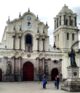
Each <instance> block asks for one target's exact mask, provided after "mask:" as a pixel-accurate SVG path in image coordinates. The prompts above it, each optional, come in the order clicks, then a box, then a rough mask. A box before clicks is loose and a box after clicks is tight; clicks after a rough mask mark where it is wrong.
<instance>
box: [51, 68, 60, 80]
mask: <svg viewBox="0 0 80 93" xmlns="http://www.w3.org/2000/svg"><path fill="white" fill-rule="evenodd" d="M58 74H59V72H58V69H57V68H53V69H52V71H51V80H55V77H56V76H57V75H58Z"/></svg>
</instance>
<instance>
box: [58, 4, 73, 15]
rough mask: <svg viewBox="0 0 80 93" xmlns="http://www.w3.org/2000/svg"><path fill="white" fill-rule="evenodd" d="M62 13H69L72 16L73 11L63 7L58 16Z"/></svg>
mask: <svg viewBox="0 0 80 93" xmlns="http://www.w3.org/2000/svg"><path fill="white" fill-rule="evenodd" d="M64 13H71V14H73V11H72V10H71V9H69V8H68V6H66V5H64V6H63V8H62V9H61V11H60V12H59V14H64Z"/></svg>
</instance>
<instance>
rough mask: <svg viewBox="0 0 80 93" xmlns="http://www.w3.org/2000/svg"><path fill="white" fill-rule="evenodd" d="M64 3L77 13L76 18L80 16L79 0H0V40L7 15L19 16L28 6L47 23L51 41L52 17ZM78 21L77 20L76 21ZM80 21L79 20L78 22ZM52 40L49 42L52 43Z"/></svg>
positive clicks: (11, 17)
mask: <svg viewBox="0 0 80 93" xmlns="http://www.w3.org/2000/svg"><path fill="white" fill-rule="evenodd" d="M64 4H66V5H67V6H68V7H69V8H70V9H72V10H73V11H75V12H77V13H78V19H79V16H80V0H1V2H0V41H1V39H2V35H3V32H4V28H5V26H6V25H7V24H6V21H7V19H8V16H10V20H13V19H15V18H18V17H19V12H21V14H23V13H25V12H27V11H28V8H29V9H30V11H31V12H33V13H34V14H35V15H36V16H37V15H38V16H39V19H40V20H41V21H43V22H44V23H46V21H47V23H48V25H49V35H50V41H52V39H53V38H52V37H53V35H52V33H53V30H54V20H53V18H54V17H55V16H56V15H57V14H58V12H59V11H60V10H61V9H62V7H63V6H64ZM78 22H79V21H78ZM79 23H80V22H79ZM52 43H53V42H50V44H52Z"/></svg>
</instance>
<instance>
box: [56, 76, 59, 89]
mask: <svg viewBox="0 0 80 93" xmlns="http://www.w3.org/2000/svg"><path fill="white" fill-rule="evenodd" d="M59 82H60V78H59V75H57V76H56V87H57V89H59Z"/></svg>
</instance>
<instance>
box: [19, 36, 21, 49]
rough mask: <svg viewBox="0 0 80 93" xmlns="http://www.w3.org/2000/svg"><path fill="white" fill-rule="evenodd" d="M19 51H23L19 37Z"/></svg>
mask: <svg viewBox="0 0 80 93" xmlns="http://www.w3.org/2000/svg"><path fill="white" fill-rule="evenodd" d="M19 50H21V36H19Z"/></svg>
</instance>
